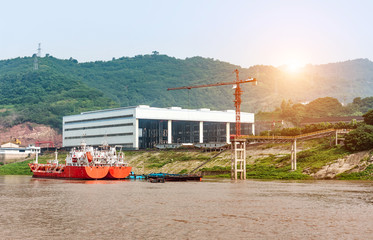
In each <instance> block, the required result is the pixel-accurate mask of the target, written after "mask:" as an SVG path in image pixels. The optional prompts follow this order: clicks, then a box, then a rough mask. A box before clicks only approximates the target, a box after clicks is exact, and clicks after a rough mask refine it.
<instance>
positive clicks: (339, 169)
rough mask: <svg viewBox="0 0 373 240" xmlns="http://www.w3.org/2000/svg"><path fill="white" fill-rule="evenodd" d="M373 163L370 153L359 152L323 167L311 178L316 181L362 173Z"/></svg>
mask: <svg viewBox="0 0 373 240" xmlns="http://www.w3.org/2000/svg"><path fill="white" fill-rule="evenodd" d="M372 163H373V156H372V157H370V151H362V152H357V153H354V154H351V155H348V156H346V157H344V158H341V159H338V160H336V161H334V162H332V163H330V164H328V165H325V166H323V167H322V168H321V169H320V170H319V171H317V172H316V173H314V174H310V176H312V177H314V178H316V179H333V178H335V177H336V176H337V175H338V174H340V173H344V172H348V173H353V172H361V171H363V170H364V169H365V168H366V167H367V166H368V165H370V164H372Z"/></svg>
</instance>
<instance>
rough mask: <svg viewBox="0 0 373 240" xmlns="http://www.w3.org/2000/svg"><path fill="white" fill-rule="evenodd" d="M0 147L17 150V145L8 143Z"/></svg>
mask: <svg viewBox="0 0 373 240" xmlns="http://www.w3.org/2000/svg"><path fill="white" fill-rule="evenodd" d="M0 147H1V148H19V145H17V144H14V143H11V142H8V143H4V144H2V145H1V146H0Z"/></svg>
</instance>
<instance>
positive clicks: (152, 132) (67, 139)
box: [62, 105, 255, 149]
mask: <svg viewBox="0 0 373 240" xmlns="http://www.w3.org/2000/svg"><path fill="white" fill-rule="evenodd" d="M235 119H236V116H235V111H234V110H226V111H210V109H206V108H202V109H182V108H180V107H170V108H155V107H149V106H147V105H140V106H137V107H124V108H115V109H106V110H99V111H91V112H83V113H81V114H79V115H72V116H65V117H63V134H62V135H63V146H64V147H74V146H78V145H80V144H81V142H82V140H84V141H85V142H86V143H87V144H88V145H92V146H99V145H102V144H103V143H104V142H106V143H108V144H109V145H122V146H124V148H127V149H144V148H154V147H155V146H156V145H159V144H177V143H194V144H195V143H229V142H230V135H231V134H235ZM254 132H255V130H254V114H253V113H246V112H241V134H242V135H249V134H250V135H251V134H254ZM169 133H170V134H169Z"/></svg>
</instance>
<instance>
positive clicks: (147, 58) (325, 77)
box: [0, 54, 373, 128]
mask: <svg viewBox="0 0 373 240" xmlns="http://www.w3.org/2000/svg"><path fill="white" fill-rule="evenodd" d="M33 62H34V58H33V57H24V58H15V59H10V60H2V61H0V124H3V125H4V124H10V125H11V123H12V122H24V121H34V122H37V123H44V124H48V125H51V126H53V127H59V128H60V126H61V125H60V123H61V117H62V116H63V115H69V114H74V113H79V112H81V111H86V110H93V109H100V108H108V107H117V106H134V105H139V104H147V105H151V106H154V107H170V106H181V107H184V108H188V107H190V108H202V107H204V108H211V109H216V110H224V109H234V104H233V98H234V97H233V92H234V91H233V90H232V86H220V87H210V88H201V89H192V90H177V91H167V88H171V87H178V86H187V85H197V84H198V85H199V84H207V83H215V82H224V81H234V80H235V75H234V73H233V71H234V69H236V68H237V69H238V70H239V71H240V78H241V79H246V78H249V77H256V78H257V80H258V86H252V85H251V84H244V85H243V90H244V93H243V96H242V100H243V103H242V111H249V112H255V111H259V110H262V111H269V110H272V109H273V108H275V107H278V106H279V105H280V104H281V101H282V100H283V99H287V100H288V99H291V100H292V101H293V102H299V101H311V100H314V99H316V98H319V97H325V96H328V97H335V98H337V99H339V100H340V101H341V102H344V103H346V102H351V101H352V100H353V99H354V98H355V97H363V98H364V97H368V96H373V84H372V83H373V63H372V62H371V61H369V60H368V59H357V60H351V61H346V62H339V63H331V64H324V65H307V66H306V67H305V68H304V69H302V70H301V71H300V72H298V73H289V72H286V71H284V70H281V69H279V68H275V67H273V66H263V65H257V66H253V67H250V68H241V67H239V66H236V65H232V64H229V63H226V62H221V61H218V60H214V59H210V58H202V57H192V58H187V59H185V60H181V59H176V58H173V57H169V56H166V55H159V54H153V55H139V56H135V57H132V58H129V57H122V58H119V59H113V60H112V61H107V62H103V61H96V62H88V63H78V61H76V60H75V59H73V58H70V59H69V60H61V59H57V58H54V57H52V56H49V55H48V56H46V57H42V58H39V59H38V63H39V69H38V70H33Z"/></svg>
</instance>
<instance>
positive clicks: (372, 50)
mask: <svg viewBox="0 0 373 240" xmlns="http://www.w3.org/2000/svg"><path fill="white" fill-rule="evenodd" d="M372 25H373V1H369V0H366V1H362V0H349V1H343V0H336V1H332V0H312V1H310V0H309V1H307V0H272V1H270V0H268V1H267V0H258V1H252V0H246V1H245V0H242V1H239V0H225V1H219V0H214V1H213V0H185V1H183V0H179V1H178V0H154V1H150V0H148V1H145V0H133V1H126V0H117V1H116V0H102V1H96V0H73V1H71V0H63V1H57V0H45V1H42V0H11V1H10V0H0V59H9V58H15V57H18V56H21V57H23V56H31V55H32V54H33V53H35V52H36V49H37V45H38V43H39V42H40V43H41V44H42V45H41V47H42V54H43V55H44V54H45V53H49V54H50V55H52V56H54V57H57V58H70V57H73V58H75V59H77V60H78V61H79V62H85V61H95V60H111V59H112V58H113V57H116V58H118V57H122V56H129V57H132V56H135V55H139V54H151V52H152V51H154V50H156V51H158V52H160V53H161V54H167V55H169V56H173V57H176V58H182V59H184V58H186V57H193V56H202V57H209V58H214V59H219V60H221V61H226V62H230V63H233V64H237V65H241V66H243V67H249V66H251V65H255V64H266V65H275V66H278V65H282V64H300V65H303V64H307V63H312V64H320V63H328V62H338V61H345V60H349V59H355V58H369V59H371V60H373V30H372V29H373V26H372Z"/></svg>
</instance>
